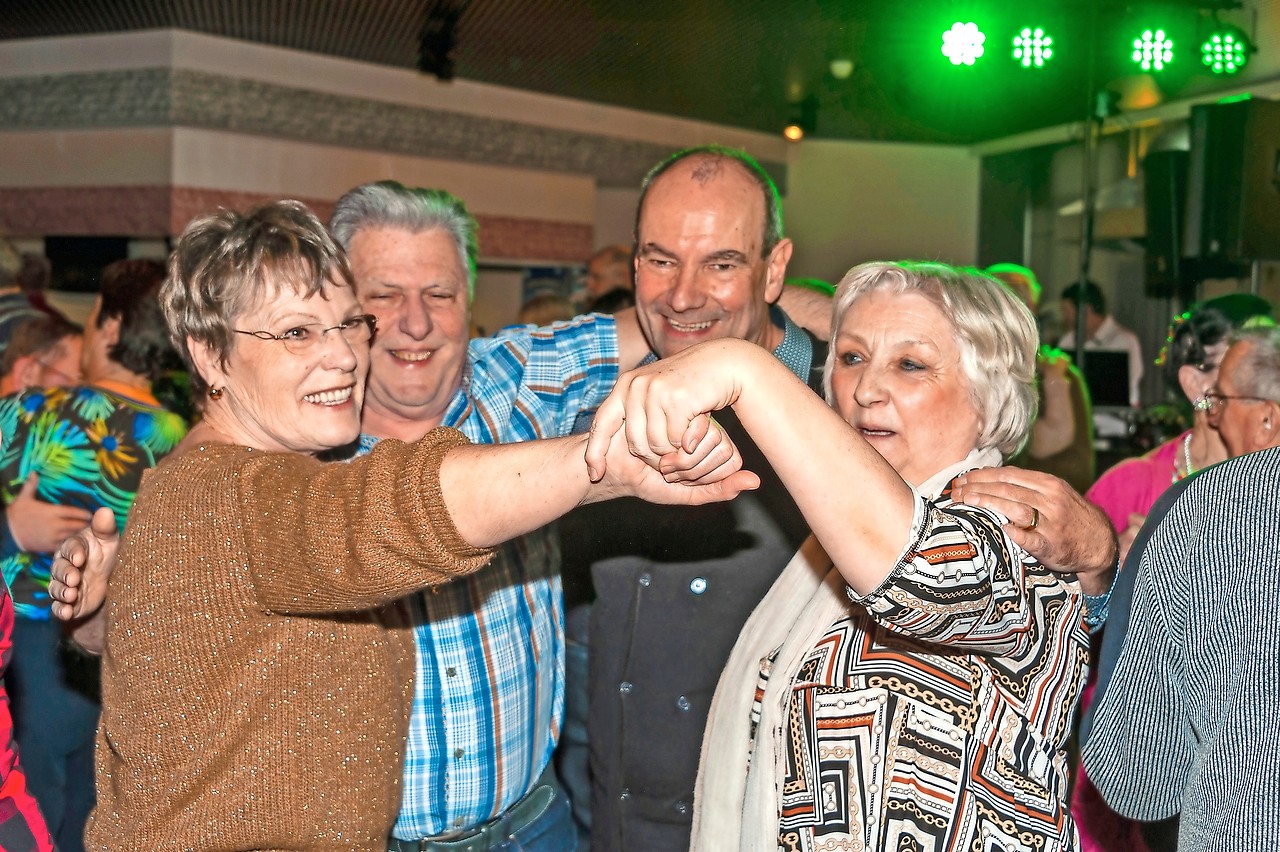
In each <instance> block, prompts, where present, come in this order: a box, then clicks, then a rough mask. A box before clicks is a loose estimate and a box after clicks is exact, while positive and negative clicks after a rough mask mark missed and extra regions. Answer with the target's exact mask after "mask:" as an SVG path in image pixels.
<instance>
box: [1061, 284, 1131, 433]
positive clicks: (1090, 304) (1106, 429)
mask: <svg viewBox="0 0 1280 852" xmlns="http://www.w3.org/2000/svg"><path fill="white" fill-rule="evenodd" d="M1080 287H1081V285H1080V284H1072V285H1071V286H1070V287H1068V288H1067V289H1065V290H1063V291H1062V321H1063V324H1064V325H1065V327H1066V328H1067V333H1066V334H1064V335H1063V336H1062V339H1061V340H1059V341H1058V347H1059V348H1061V349H1064V350H1066V351H1067V352H1068V353H1072V352H1074V351H1075V348H1076V327H1077V325H1076V323H1077V318H1076V306H1077V305H1078V304H1080V303H1081V302H1083V304H1084V328H1085V340H1084V348H1085V349H1086V350H1102V351H1113V352H1126V353H1128V355H1129V404H1130V405H1131V406H1133V407H1134V408H1137V407H1138V406H1139V405H1141V404H1142V400H1141V395H1140V393H1139V388H1140V387H1141V384H1142V368H1143V360H1142V344H1141V343H1140V342H1139V341H1138V335H1136V334H1134V333H1133V332H1132V331H1130V330H1129V329H1127V328H1125V327H1124V326H1122V325H1120V323H1118V322H1116V321H1115V318H1114V317H1112V316H1111V315H1110V314H1108V313H1107V300H1106V297H1105V296H1103V295H1102V290H1101V289H1099V287H1098V285H1097V284H1095V283H1093V282H1092V281H1086V282H1085V284H1084V298H1083V299H1081V297H1080ZM1094 404H1095V405H1097V404H1098V400H1096V399H1095V400H1094ZM1112 421H1114V422H1112ZM1094 426H1095V427H1096V429H1097V432H1098V435H1099V436H1100V437H1118V436H1121V435H1124V434H1126V432H1127V431H1128V424H1127V423H1126V422H1125V421H1124V420H1123V419H1122V418H1120V417H1115V416H1114V415H1108V414H1106V413H1105V412H1103V413H1098V412H1095V414H1094Z"/></svg>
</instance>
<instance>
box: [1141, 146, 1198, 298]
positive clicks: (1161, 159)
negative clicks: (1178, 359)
mask: <svg viewBox="0 0 1280 852" xmlns="http://www.w3.org/2000/svg"><path fill="white" fill-rule="evenodd" d="M1190 158H1191V155H1190V154H1189V153H1188V152H1186V151H1152V152H1151V153H1149V154H1147V156H1146V157H1144V158H1143V160H1142V176H1143V203H1144V206H1145V208H1146V210H1145V212H1146V217H1147V242H1146V266H1145V274H1144V276H1143V281H1144V284H1145V289H1146V293H1147V295H1148V296H1151V297H1152V298H1156V299H1172V298H1185V297H1186V296H1187V294H1188V293H1189V292H1190V290H1191V289H1192V283H1191V282H1190V281H1189V280H1188V279H1189V278H1190V275H1189V274H1188V270H1187V269H1186V268H1185V267H1186V266H1187V264H1186V263H1185V262H1184V261H1183V259H1182V257H1183V254H1184V253H1185V252H1184V250H1183V242H1182V223H1183V219H1184V218H1185V217H1186V210H1187V161H1188V160H1189V159H1190Z"/></svg>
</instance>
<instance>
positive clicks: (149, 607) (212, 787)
mask: <svg viewBox="0 0 1280 852" xmlns="http://www.w3.org/2000/svg"><path fill="white" fill-rule="evenodd" d="M463 443H466V439H465V438H463V437H462V435H461V434H460V433H458V432H455V431H453V430H449V429H436V430H434V431H432V432H431V433H430V434H428V435H427V436H426V437H425V438H423V439H422V440H421V441H418V442H416V443H413V444H403V443H400V442H399V441H382V442H381V443H379V444H378V446H377V448H376V449H375V450H374V451H373V453H372V454H371V455H369V456H366V457H364V458H360V459H357V460H355V461H353V462H351V463H350V464H322V463H320V462H318V461H316V460H315V459H313V458H311V457H310V456H304V455H300V454H291V453H263V452H257V451H251V450H248V449H245V448H242V447H232V446H227V445H218V444H209V445H204V446H200V447H197V448H194V449H192V450H191V451H189V452H186V453H183V454H181V455H179V456H170V457H169V458H167V459H165V460H164V461H163V462H162V463H161V464H159V465H158V466H157V467H156V468H155V469H154V470H152V471H151V473H150V474H149V475H148V476H147V478H146V479H145V480H144V481H143V483H142V488H141V489H140V490H139V492H138V497H137V502H136V503H135V505H134V509H133V511H132V512H131V513H130V515H129V520H128V524H127V525H126V532H125V537H124V541H123V543H122V545H121V548H120V554H119V562H118V565H117V568H116V571H115V574H114V575H113V577H112V579H111V585H110V592H109V594H108V604H107V646H106V651H105V654H104V656H103V667H102V680H103V683H102V703H103V708H102V723H101V725H100V727H99V729H98V750H97V764H98V767H97V768H98V805H97V809H96V810H95V811H94V814H93V818H92V822H91V823H90V827H89V831H88V843H89V846H90V847H91V848H94V849H108V850H113V852H116V850H148V852H150V850H156V849H174V850H186V849H192V850H194V849H202V850H212V849H317V850H319V849H361V850H363V849H367V850H385V849H386V845H385V842H386V837H387V833H388V830H389V829H390V827H391V823H392V821H393V819H394V817H395V814H396V812H397V810H398V808H399V805H400V771H401V766H400V762H401V751H402V746H403V742H404V737H405V731H406V725H407V719H408V714H409V705H410V698H411V696H412V679H413V670H414V656H413V654H414V652H413V639H412V637H411V635H410V634H409V632H408V631H407V630H406V629H405V628H404V627H403V626H401V625H399V624H397V621H398V619H397V614H398V609H397V608H395V607H386V606H385V605H386V604H388V603H390V602H392V601H394V600H396V599H397V598H399V597H402V596H403V595H405V594H407V593H408V592H411V591H413V590H415V589H420V588H423V587H425V586H427V585H430V584H433V583H439V582H443V581H446V580H448V579H450V578H452V577H455V576H457V575H459V574H463V573H466V572H469V571H474V570H475V569H477V568H479V567H481V566H482V565H483V564H485V563H486V562H487V561H488V558H489V555H490V553H489V551H487V550H483V549H479V548H474V547H471V546H470V545H468V544H467V543H466V542H465V541H463V539H462V538H461V537H460V536H459V535H458V531H457V528H456V527H455V526H454V524H453V521H452V519H451V518H450V517H449V515H448V512H447V511H446V509H445V505H444V499H443V497H442V495H441V491H440V480H439V471H440V462H441V459H442V458H443V456H444V454H445V453H446V452H447V451H448V450H449V449H451V448H452V447H455V446H458V445H460V444H463ZM377 607H384V608H383V609H381V610H378V609H372V608H377Z"/></svg>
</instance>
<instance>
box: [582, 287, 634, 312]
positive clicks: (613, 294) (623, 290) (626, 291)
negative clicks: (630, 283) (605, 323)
mask: <svg viewBox="0 0 1280 852" xmlns="http://www.w3.org/2000/svg"><path fill="white" fill-rule="evenodd" d="M635 306H636V291H635V290H632V289H631V288H630V287H615V288H613V289H612V290H610V291H609V292H607V293H604V294H602V295H600V296H598V297H597V298H596V299H595V300H593V301H592V302H591V304H590V305H588V306H587V307H588V309H589V310H591V311H592V312H593V313H597V314H616V313H618V312H619V311H624V310H626V309H627V308H634V307H635Z"/></svg>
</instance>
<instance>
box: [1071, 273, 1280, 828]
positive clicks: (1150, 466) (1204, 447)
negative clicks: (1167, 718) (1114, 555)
mask: <svg viewBox="0 0 1280 852" xmlns="http://www.w3.org/2000/svg"><path fill="white" fill-rule="evenodd" d="M1270 315H1271V305H1270V304H1269V303H1268V302H1267V301H1266V300H1265V299H1261V298H1258V297H1257V296H1251V295H1248V294H1232V295H1229V296H1220V297H1218V298H1216V299H1210V300H1209V301H1206V302H1203V303H1201V304H1199V305H1196V306H1194V307H1192V308H1191V310H1189V311H1187V312H1186V313H1184V314H1182V315H1180V316H1178V317H1176V318H1175V319H1174V321H1173V324H1172V325H1171V326H1170V328H1169V337H1168V340H1167V341H1166V343H1165V348H1164V350H1163V351H1162V352H1161V353H1160V357H1159V359H1157V363H1158V364H1159V365H1160V366H1162V367H1163V368H1164V372H1165V378H1166V380H1167V381H1168V383H1169V385H1170V386H1171V387H1176V388H1177V389H1178V391H1177V392H1178V394H1179V396H1180V398H1181V400H1182V401H1183V402H1184V404H1190V406H1191V428H1190V429H1188V430H1187V431H1185V432H1183V433H1182V434H1180V435H1178V436H1176V437H1174V438H1172V439H1171V440H1169V441H1166V442H1165V443H1163V444H1161V445H1160V446H1158V447H1156V448H1155V449H1153V450H1152V451H1151V452H1149V453H1147V454H1146V455H1144V456H1141V457H1139V458H1133V459H1127V460H1125V461H1123V462H1120V463H1119V464H1118V465H1116V466H1115V467H1113V468H1111V469H1110V470H1108V471H1107V472H1106V473H1104V474H1103V475H1102V476H1101V477H1099V478H1098V481H1097V482H1096V483H1094V485H1093V487H1092V488H1090V489H1089V491H1088V493H1087V494H1086V495H1085V496H1086V497H1087V498H1088V499H1089V500H1090V501H1091V502H1093V503H1094V504H1095V505H1097V506H1099V507H1100V508H1101V509H1102V510H1103V511H1104V512H1106V513H1107V517H1109V518H1110V519H1111V523H1112V525H1113V526H1114V527H1115V529H1116V533H1117V535H1118V536H1119V542H1120V563H1121V564H1123V563H1124V559H1125V556H1126V555H1127V554H1128V551H1129V547H1130V546H1131V545H1132V544H1133V541H1134V538H1135V537H1136V536H1137V534H1138V530H1139V529H1140V528H1141V527H1142V523H1143V521H1145V520H1146V517H1147V512H1149V511H1150V510H1151V507H1152V506H1153V505H1154V504H1155V502H1156V500H1157V499H1158V498H1159V497H1160V495H1161V494H1162V493H1164V490H1165V489H1166V488H1168V487H1169V486H1170V485H1172V484H1173V483H1175V482H1177V481H1178V480H1180V479H1183V478H1184V477H1186V476H1189V475H1190V474H1193V473H1195V472H1196V471H1198V470H1201V469H1203V468H1205V467H1208V466H1209V465H1211V464H1216V463H1218V462H1221V461H1225V460H1226V459H1227V458H1229V457H1230V453H1229V452H1228V449H1227V447H1226V445H1225V444H1224V443H1223V441H1222V436H1221V435H1220V434H1219V433H1218V430H1217V429H1216V428H1215V425H1214V423H1213V422H1212V420H1211V418H1210V412H1209V410H1208V407H1207V404H1206V403H1205V402H1204V399H1205V396H1206V394H1210V393H1212V389H1213V388H1214V385H1215V383H1216V382H1217V381H1218V373H1219V369H1220V368H1221V366H1222V361H1223V358H1224V357H1225V356H1226V354H1227V348H1228V347H1229V346H1230V345H1231V341H1230V338H1231V334H1232V332H1233V331H1235V330H1236V329H1237V328H1239V327H1240V326H1242V325H1244V324H1245V323H1246V322H1247V321H1249V320H1250V319H1251V318H1253V317H1258V316H1270ZM1096 647H1097V646H1096V645H1095V648H1096ZM1092 695H1093V684H1092V683H1090V684H1089V686H1088V687H1086V689H1085V692H1084V695H1083V696H1082V698H1081V706H1082V710H1081V712H1083V708H1085V707H1088V705H1089V702H1090V701H1091V699H1092ZM1071 811H1072V814H1073V815H1074V816H1075V818H1076V823H1077V825H1078V826H1079V828H1080V848H1081V850H1082V852H1111V850H1116V852H1119V850H1126V852H1128V850H1137V852H1142V850H1145V849H1146V848H1147V846H1148V844H1147V843H1146V842H1144V839H1143V834H1144V832H1145V834H1146V836H1147V837H1148V838H1149V839H1150V840H1151V845H1152V846H1153V847H1156V848H1158V847H1159V842H1160V841H1161V840H1162V839H1163V837H1164V834H1163V832H1168V831H1173V830H1174V829H1173V828H1172V827H1162V826H1163V824H1161V823H1157V824H1155V825H1154V826H1148V827H1146V828H1145V829H1143V830H1140V829H1139V824H1138V823H1136V822H1133V821H1130V820H1127V819H1125V818H1123V817H1121V816H1119V815H1117V814H1115V813H1114V812H1112V811H1111V809H1110V808H1108V807H1107V805H1106V803H1105V802H1104V801H1103V800H1102V798H1101V797H1100V796H1099V795H1098V792H1097V790H1096V789H1095V788H1094V787H1093V785H1092V784H1091V783H1089V779H1088V778H1087V777H1086V776H1085V774H1084V772H1083V771H1081V772H1080V775H1079V778H1078V780H1077V783H1076V786H1075V789H1074V791H1073V793H1072V801H1071Z"/></svg>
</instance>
